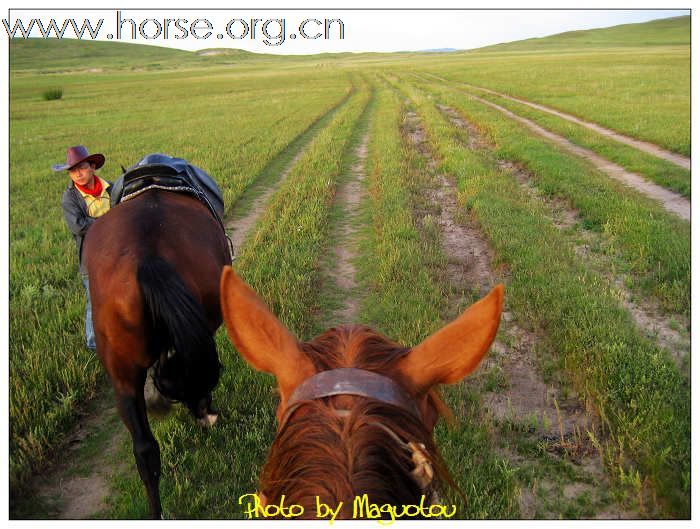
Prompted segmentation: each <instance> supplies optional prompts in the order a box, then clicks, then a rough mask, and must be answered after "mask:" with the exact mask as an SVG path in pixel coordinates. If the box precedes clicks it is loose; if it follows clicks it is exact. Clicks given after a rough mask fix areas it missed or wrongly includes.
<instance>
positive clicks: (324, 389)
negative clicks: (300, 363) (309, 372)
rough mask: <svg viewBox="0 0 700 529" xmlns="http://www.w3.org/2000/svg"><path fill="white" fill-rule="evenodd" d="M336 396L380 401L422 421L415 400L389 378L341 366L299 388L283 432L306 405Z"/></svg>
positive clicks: (293, 395) (285, 416)
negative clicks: (293, 416) (299, 409)
mask: <svg viewBox="0 0 700 529" xmlns="http://www.w3.org/2000/svg"><path fill="white" fill-rule="evenodd" d="M335 395H357V396H359V397H367V398H370V399H374V400H378V401H380V402H384V403H386V404H391V405H393V406H397V407H399V408H402V409H404V410H406V411H408V412H409V413H411V414H413V415H414V416H415V417H416V418H418V419H420V413H419V412H418V408H417V407H416V403H415V401H414V400H413V399H412V398H411V396H410V395H409V394H408V393H407V392H406V390H404V389H403V388H402V387H401V386H399V384H398V383H396V382H394V381H393V380H392V379H390V378H389V377H385V376H384V375H380V374H378V373H374V372H372V371H367V370H365V369H357V368H354V367H341V368H338V369H331V370H329V371H321V372H320V373H317V374H315V375H314V376H312V377H310V378H307V379H306V380H305V381H304V382H302V383H301V384H300V385H299V386H297V388H296V389H295V390H294V392H293V393H292V396H291V397H290V398H289V401H288V402H287V408H286V410H285V411H284V414H283V415H282V419H281V420H280V424H279V430H281V429H282V428H283V426H284V425H285V423H286V422H287V419H289V417H290V416H291V414H292V413H293V412H294V411H295V410H296V409H297V408H298V407H299V406H300V405H301V404H302V403H304V402H307V401H310V400H316V399H321V398H324V397H332V396H335Z"/></svg>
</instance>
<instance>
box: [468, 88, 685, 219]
mask: <svg viewBox="0 0 700 529" xmlns="http://www.w3.org/2000/svg"><path fill="white" fill-rule="evenodd" d="M468 95H469V97H471V98H473V99H474V100H476V101H479V102H480V103H482V104H484V105H486V106H489V107H491V108H494V109H496V110H498V111H499V112H501V113H503V114H505V115H506V116H508V117H509V118H511V119H513V120H514V121H517V122H518V123H521V124H523V125H525V126H526V127H527V128H529V129H530V130H531V131H533V132H534V133H535V134H537V135H538V136H540V137H542V138H545V139H547V140H549V141H551V142H552V143H554V144H555V145H557V146H558V147H561V148H562V149H564V150H566V151H569V152H570V153H572V154H575V155H577V156H579V157H581V158H584V159H586V160H588V161H589V162H591V163H592V164H593V165H594V166H595V167H596V168H597V169H598V170H600V171H601V172H603V173H604V174H606V175H608V176H610V177H611V178H614V179H615V180H617V181H619V182H622V183H623V184H625V185H627V186H629V187H631V188H633V189H635V190H637V191H639V192H640V193H642V194H643V195H646V196H647V197H649V198H651V199H652V200H655V201H657V202H660V203H661V206H662V207H663V208H664V209H665V210H666V211H669V212H671V213H673V214H675V215H677V216H679V217H680V218H682V219H683V220H687V221H690V201H689V200H688V199H686V198H685V197H683V196H681V195H679V194H677V193H674V192H673V191H669V190H668V189H666V188H664V187H661V186H659V185H657V184H654V183H652V182H650V181H648V180H647V179H645V178H644V177H642V176H640V175H638V174H636V173H633V172H630V171H628V170H626V169H625V168H623V167H621V166H619V165H617V164H616V163H613V162H611V161H610V160H607V159H605V158H603V157H602V156H600V155H598V154H596V153H594V152H593V151H591V150H589V149H585V148H583V147H580V146H578V145H575V144H574V143H572V142H570V141H569V140H567V139H566V138H564V137H562V136H559V135H558V134H554V133H553V132H550V131H548V130H546V129H544V128H543V127H540V126H539V125H537V124H536V123H535V122H534V121H531V120H529V119H527V118H523V117H521V116H518V115H517V114H515V113H513V112H511V111H510V110H508V109H507V108H505V107H502V106H500V105H497V104H496V103H492V102H491V101H488V100H486V99H484V98H482V97H479V96H475V95H473V94H468Z"/></svg>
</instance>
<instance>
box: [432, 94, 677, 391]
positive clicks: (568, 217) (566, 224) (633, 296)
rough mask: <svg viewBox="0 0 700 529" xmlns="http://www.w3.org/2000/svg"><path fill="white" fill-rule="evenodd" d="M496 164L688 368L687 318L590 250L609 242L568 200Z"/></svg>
mask: <svg viewBox="0 0 700 529" xmlns="http://www.w3.org/2000/svg"><path fill="white" fill-rule="evenodd" d="M438 108H439V109H440V110H441V111H442V112H443V114H444V115H446V116H447V117H448V118H449V120H450V121H451V122H452V124H453V125H455V126H456V127H458V128H460V129H463V130H465V131H467V132H468V135H469V142H470V145H472V146H473V148H479V149H487V148H488V146H487V145H486V142H485V140H484V139H483V138H480V137H479V132H478V130H477V129H476V127H475V126H474V125H473V124H470V123H468V122H467V121H466V120H465V119H464V118H462V116H460V115H459V113H458V112H457V111H456V110H455V109H453V108H450V107H447V106H444V105H438ZM497 164H498V166H499V168H500V169H501V170H502V171H505V172H506V173H508V174H510V175H512V176H513V178H515V180H517V182H518V183H519V184H520V186H521V187H522V188H523V189H524V190H525V191H526V192H527V193H528V194H529V195H530V196H532V197H533V198H535V199H536V200H538V201H539V202H540V203H542V204H544V205H545V207H546V209H547V210H549V211H550V212H551V215H550V220H551V221H552V223H553V224H554V225H555V226H556V227H557V228H558V229H559V230H561V231H566V230H572V231H573V236H578V239H579V240H577V241H575V242H572V244H573V248H574V252H575V253H576V255H577V256H578V257H580V258H581V259H583V260H584V261H585V262H586V263H587V265H588V267H589V268H591V269H593V270H595V271H596V272H597V273H598V274H600V275H601V276H603V277H605V278H606V279H607V280H608V282H609V283H610V285H611V288H612V289H614V291H615V292H616V296H617V297H618V298H619V299H620V302H621V304H622V305H623V307H624V308H625V309H626V310H627V311H628V312H629V314H630V316H631V317H632V320H633V321H634V323H635V325H636V326H637V329H638V331H639V333H640V334H641V335H642V336H647V337H648V338H650V339H651V340H653V341H654V342H655V343H656V344H657V345H658V346H659V347H660V348H661V349H663V350H665V351H666V352H667V353H668V354H669V356H670V357H671V359H672V360H673V361H674V363H675V364H676V365H677V366H678V368H679V369H680V370H681V371H682V372H684V371H686V370H688V371H689V365H690V361H689V359H690V335H689V333H687V332H682V331H681V330H679V329H690V321H689V320H688V318H687V317H686V316H684V315H682V314H668V313H664V311H663V310H662V309H661V306H660V304H659V303H658V302H656V301H655V300H653V299H652V298H649V297H647V296H642V295H640V294H639V293H636V292H634V291H632V290H630V289H629V288H628V287H627V286H626V285H628V284H630V282H631V278H630V277H629V275H627V274H623V273H614V272H613V271H614V270H615V269H616V267H615V266H614V263H613V259H614V256H611V255H609V253H608V252H594V251H593V249H594V248H607V249H609V248H610V244H608V243H606V241H605V240H604V237H603V235H602V234H599V233H596V232H593V231H591V230H586V229H584V228H583V227H582V226H583V224H584V222H583V219H582V218H581V216H580V213H579V211H578V210H577V209H576V208H574V207H573V206H571V204H569V203H568V201H566V200H564V199H561V198H557V197H548V196H545V195H544V194H543V193H541V192H540V191H539V189H538V188H537V186H536V185H535V183H534V178H533V177H532V175H531V174H529V173H528V172H527V170H525V169H524V168H522V167H520V166H518V165H516V164H514V163H511V162H508V161H504V160H499V161H497ZM570 238H573V237H570ZM685 374H686V376H688V377H689V375H690V373H689V372H688V373H685Z"/></svg>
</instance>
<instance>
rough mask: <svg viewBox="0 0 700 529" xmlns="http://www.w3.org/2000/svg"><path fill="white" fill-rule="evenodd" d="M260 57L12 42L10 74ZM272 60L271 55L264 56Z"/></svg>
mask: <svg viewBox="0 0 700 529" xmlns="http://www.w3.org/2000/svg"><path fill="white" fill-rule="evenodd" d="M258 56H259V55H257V54H255V53H251V52H247V51H243V50H236V49H225V50H222V49H209V50H200V51H198V52H191V51H185V50H177V49H173V48H164V47H161V46H150V45H145V44H132V43H128V42H104V41H91V40H78V39H63V40H58V39H40V38H32V39H12V40H10V70H13V71H19V70H42V71H46V72H60V71H66V70H91V69H120V70H121V69H162V68H167V69H171V68H179V67H186V66H198V65H199V66H204V65H210V64H231V63H237V62H241V61H246V60H249V59H250V58H253V57H258ZM260 57H266V58H271V57H273V56H271V55H260Z"/></svg>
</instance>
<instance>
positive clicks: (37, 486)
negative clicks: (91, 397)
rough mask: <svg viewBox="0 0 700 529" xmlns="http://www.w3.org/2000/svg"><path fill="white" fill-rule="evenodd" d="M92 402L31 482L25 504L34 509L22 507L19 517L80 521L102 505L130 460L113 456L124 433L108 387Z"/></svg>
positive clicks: (99, 509) (124, 439) (102, 508)
mask: <svg viewBox="0 0 700 529" xmlns="http://www.w3.org/2000/svg"><path fill="white" fill-rule="evenodd" d="M92 406H93V409H92V410H90V411H89V412H85V413H84V414H83V416H82V417H81V418H80V419H79V420H78V421H77V423H76V425H75V426H74V427H73V429H72V430H71V432H70V433H69V434H68V435H67V436H66V440H65V442H64V443H63V444H62V445H61V446H60V447H58V448H57V449H56V452H55V453H56V454H57V455H58V454H60V457H56V458H55V463H54V464H53V465H51V466H50V467H49V468H48V469H47V470H46V471H44V472H42V473H40V474H37V475H36V476H35V477H34V479H33V480H32V482H31V483H30V486H29V489H30V490H31V491H32V492H31V493H30V494H29V498H28V503H34V506H38V508H37V509H36V510H34V509H33V506H32V505H23V506H21V511H22V515H21V517H28V518H42V519H59V520H80V519H86V518H90V517H93V516H95V515H97V514H98V513H100V512H101V511H103V510H104V509H105V508H106V507H107V504H106V500H107V498H108V497H109V495H110V492H111V489H110V485H109V482H110V480H111V479H112V477H113V476H115V475H117V474H120V473H122V472H126V471H127V470H128V469H129V468H130V466H129V463H130V462H129V461H125V460H124V459H123V458H120V457H117V455H118V451H119V447H120V445H121V444H122V443H124V442H126V439H127V437H128V434H127V431H126V428H124V426H123V425H122V424H121V422H120V420H119V418H118V414H117V410H116V408H115V405H114V397H113V395H112V393H111V391H104V392H103V394H101V395H98V396H97V397H96V399H95V402H93V403H92ZM98 445H99V446H98Z"/></svg>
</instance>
